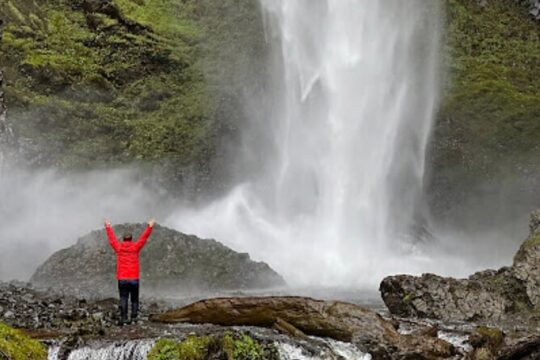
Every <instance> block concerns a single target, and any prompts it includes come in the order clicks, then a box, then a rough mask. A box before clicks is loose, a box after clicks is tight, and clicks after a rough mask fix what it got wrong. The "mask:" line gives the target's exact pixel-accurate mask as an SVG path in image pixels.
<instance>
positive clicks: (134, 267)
mask: <svg viewBox="0 0 540 360" xmlns="http://www.w3.org/2000/svg"><path fill="white" fill-rule="evenodd" d="M155 223H156V221H155V220H154V219H151V220H150V221H148V226H147V227H146V230H144V232H143V233H142V235H141V236H140V237H139V240H137V241H136V242H133V241H132V240H133V236H132V235H131V233H125V234H124V236H123V241H122V242H119V241H118V239H117V238H116V235H115V234H114V231H113V229H112V227H111V222H110V221H109V220H105V231H106V232H107V238H108V239H109V244H110V245H111V247H112V248H113V249H114V252H115V253H116V278H117V279H118V291H119V293H120V321H119V325H123V324H125V323H127V315H128V300H129V298H130V297H131V322H136V321H137V315H138V313H139V271H140V265H139V252H140V251H141V249H142V248H143V247H144V245H145V244H146V241H147V240H148V238H149V237H150V234H151V233H152V229H153V228H154V225H155Z"/></svg>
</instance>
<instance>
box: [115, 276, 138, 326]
mask: <svg viewBox="0 0 540 360" xmlns="http://www.w3.org/2000/svg"><path fill="white" fill-rule="evenodd" d="M118 291H119V292H120V318H121V321H124V322H125V321H127V315H128V300H129V297H130V296H131V319H132V320H135V319H137V315H138V313H139V280H118Z"/></svg>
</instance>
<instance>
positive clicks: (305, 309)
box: [150, 296, 455, 359]
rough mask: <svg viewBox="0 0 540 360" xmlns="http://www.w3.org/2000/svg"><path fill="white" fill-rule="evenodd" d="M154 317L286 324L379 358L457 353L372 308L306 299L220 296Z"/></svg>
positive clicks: (225, 323)
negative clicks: (410, 331) (405, 330)
mask: <svg viewBox="0 0 540 360" xmlns="http://www.w3.org/2000/svg"><path fill="white" fill-rule="evenodd" d="M150 319H151V320H152V321H157V322H164V323H186V322H187V323H196V324H204V323H210V324H216V325H221V326H259V327H272V328H274V327H276V324H278V325H279V324H280V323H281V324H283V323H286V324H287V327H288V328H289V329H290V328H293V329H297V330H298V333H299V334H306V335H313V336H320V337H328V338H332V339H335V340H340V341H345V342H351V343H353V344H354V345H356V346H357V347H358V348H359V349H360V351H363V352H367V353H370V354H371V355H372V356H373V358H374V359H409V358H414V359H439V358H448V357H451V356H453V355H454V354H455V349H454V347H453V346H452V345H451V344H449V343H447V342H446V341H444V340H441V339H437V338H433V337H430V336H412V335H402V334H399V333H398V332H397V330H396V329H395V328H394V326H393V324H392V323H391V322H390V321H387V320H385V319H383V318H382V317H381V316H380V315H379V314H377V313H376V312H374V311H372V310H370V309H368V308H365V307H362V306H359V305H354V304H349V303H345V302H339V301H321V300H315V299H311V298H305V297H295V296H284V297H281V296H280V297H277V296H271V297H244V298H216V299H209V300H203V301H199V302H196V303H193V304H191V305H188V306H186V307H183V308H180V309H177V310H173V311H169V312H165V313H162V314H158V315H152V316H151V317H150ZM287 332H288V333H290V332H291V331H290V330H288V331H287Z"/></svg>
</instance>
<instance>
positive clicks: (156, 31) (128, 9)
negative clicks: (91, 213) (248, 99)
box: [0, 0, 265, 181]
mask: <svg viewBox="0 0 540 360" xmlns="http://www.w3.org/2000/svg"><path fill="white" fill-rule="evenodd" d="M0 5H1V7H2V14H1V15H0V18H1V19H2V20H3V23H4V26H3V28H2V41H1V43H0V63H1V64H2V68H3V69H4V72H5V77H6V79H7V82H6V84H5V85H6V86H5V92H6V96H7V98H9V102H10V123H11V125H12V126H13V130H14V133H15V135H16V138H17V140H18V143H19V145H20V152H21V155H22V157H23V158H25V159H26V160H27V161H28V162H30V163H31V164H32V165H34V166H51V165H52V166H57V167H60V168H68V169H72V168H85V167H88V166H101V165H111V164H113V165H114V164H119V163H124V162H132V161H153V160H156V159H159V160H160V163H162V164H163V162H166V163H167V164H170V165H171V166H168V168H169V169H174V172H173V173H172V174H170V175H172V176H174V177H176V178H177V180H180V181H182V180H184V179H183V177H185V176H187V174H186V169H187V168H188V167H190V168H191V170H193V171H192V172H194V173H196V174H199V175H200V176H199V181H200V180H201V179H207V178H208V176H207V175H208V172H209V171H210V164H209V163H211V162H212V159H214V158H215V157H218V155H222V153H221V152H219V150H220V144H221V143H223V141H224V139H226V138H228V137H233V136H234V134H231V132H233V131H232V130H231V128H233V126H232V125H231V121H232V120H231V119H234V121H236V122H237V123H236V124H235V125H236V126H238V123H241V122H242V121H243V120H242V119H244V118H245V115H244V113H243V109H242V106H240V105H239V104H240V102H241V98H242V96H243V94H244V92H254V91H256V90H255V89H256V88H258V87H259V86H260V84H259V83H257V81H256V79H257V78H258V77H257V76H255V74H257V73H261V72H262V71H261V70H260V68H259V67H260V66H261V64H263V61H262V60H261V59H262V58H264V57H265V56H264V40H262V37H263V30H262V21H261V19H260V14H259V9H258V4H257V2H256V1H250V0H242V1H232V0H225V1H220V2H214V1H209V0H202V1H191V0H185V1H184V0H182V1H180V0H165V1H162V0H160V1H158V0H139V1H126V0H105V1H98V0H49V1H43V2H35V1H33V0H20V1H12V0H2V1H1V2H0ZM248 79H249V82H248ZM171 171H172V170H171ZM204 175H206V176H204Z"/></svg>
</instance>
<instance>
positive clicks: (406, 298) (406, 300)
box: [402, 294, 412, 304]
mask: <svg viewBox="0 0 540 360" xmlns="http://www.w3.org/2000/svg"><path fill="white" fill-rule="evenodd" d="M411 300H412V298H411V294H405V295H404V296H403V299H402V301H403V303H404V304H409V303H410V302H411Z"/></svg>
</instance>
